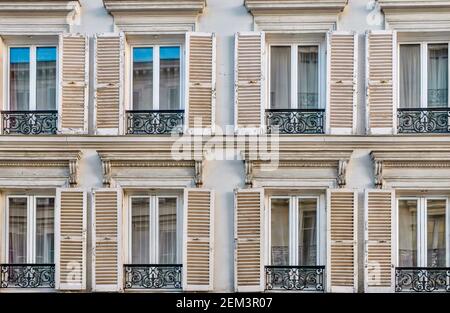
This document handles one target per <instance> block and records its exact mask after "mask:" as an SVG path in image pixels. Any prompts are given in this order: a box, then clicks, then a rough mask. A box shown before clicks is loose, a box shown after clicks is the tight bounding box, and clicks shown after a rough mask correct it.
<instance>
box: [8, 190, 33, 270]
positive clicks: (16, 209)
mask: <svg viewBox="0 0 450 313" xmlns="http://www.w3.org/2000/svg"><path fill="white" fill-rule="evenodd" d="M27 203H28V200H27V198H9V201H8V209H9V211H8V214H9V222H8V227H9V231H8V232H9V235H8V244H9V249H8V250H9V251H8V263H11V264H19V263H27V215H28V212H27V207H28V205H27Z"/></svg>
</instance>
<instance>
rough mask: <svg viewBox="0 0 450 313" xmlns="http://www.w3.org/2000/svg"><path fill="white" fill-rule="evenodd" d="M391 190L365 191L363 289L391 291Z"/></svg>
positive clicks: (392, 241) (392, 265) (392, 237)
mask: <svg viewBox="0 0 450 313" xmlns="http://www.w3.org/2000/svg"><path fill="white" fill-rule="evenodd" d="M394 203H395V200H394V192H393V191H391V190H366V192H365V227H364V237H365V238H364V244H365V247H364V276H365V278H364V291H365V292H393V291H394V261H393V256H394V236H393V231H394V229H395V227H394V224H393V223H394Z"/></svg>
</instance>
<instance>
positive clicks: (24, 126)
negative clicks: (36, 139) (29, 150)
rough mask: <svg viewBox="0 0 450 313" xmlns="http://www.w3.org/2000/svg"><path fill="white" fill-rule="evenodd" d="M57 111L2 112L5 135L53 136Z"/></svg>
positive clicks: (55, 128)
mask: <svg viewBox="0 0 450 313" xmlns="http://www.w3.org/2000/svg"><path fill="white" fill-rule="evenodd" d="M57 122H58V111H2V129H3V134H5V135H54V134H56V130H57V124H58V123H57Z"/></svg>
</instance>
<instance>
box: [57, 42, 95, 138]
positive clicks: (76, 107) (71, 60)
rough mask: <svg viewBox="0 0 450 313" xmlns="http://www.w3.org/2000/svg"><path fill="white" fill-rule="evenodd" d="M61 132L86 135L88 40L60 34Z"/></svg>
mask: <svg viewBox="0 0 450 313" xmlns="http://www.w3.org/2000/svg"><path fill="white" fill-rule="evenodd" d="M59 42H60V47H59V48H60V60H61V67H62V68H61V82H62V86H61V111H60V113H59V123H60V130H61V132H62V133H87V128H88V106H87V104H88V100H89V93H88V77H89V39H88V38H87V37H86V36H84V35H78V34H77V35H75V34H63V35H60V39H59Z"/></svg>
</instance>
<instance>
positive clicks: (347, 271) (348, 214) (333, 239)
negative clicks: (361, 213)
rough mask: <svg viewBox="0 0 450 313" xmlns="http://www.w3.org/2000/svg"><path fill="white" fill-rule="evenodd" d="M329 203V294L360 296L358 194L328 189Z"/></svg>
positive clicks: (351, 191)
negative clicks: (355, 294)
mask: <svg viewBox="0 0 450 313" xmlns="http://www.w3.org/2000/svg"><path fill="white" fill-rule="evenodd" d="M327 202H328V206H327V228H328V230H327V237H328V238H327V247H328V248H327V252H328V256H327V290H328V291H329V292H357V289H358V269H357V266H358V264H357V256H358V254H357V246H356V238H357V220H358V218H357V208H358V205H357V195H356V192H355V191H353V190H345V189H329V190H328V192H327Z"/></svg>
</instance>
